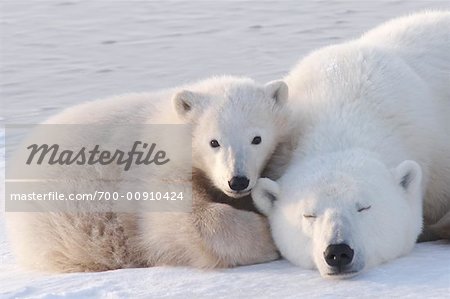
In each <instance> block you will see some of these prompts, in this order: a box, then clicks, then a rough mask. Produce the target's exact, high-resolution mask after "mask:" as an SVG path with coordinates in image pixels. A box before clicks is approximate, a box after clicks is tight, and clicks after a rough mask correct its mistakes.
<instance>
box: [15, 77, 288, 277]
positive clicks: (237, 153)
mask: <svg viewBox="0 0 450 299" xmlns="http://www.w3.org/2000/svg"><path fill="white" fill-rule="evenodd" d="M286 101H287V86H286V84H285V83H283V82H281V81H279V82H271V83H268V84H266V85H265V86H262V85H259V84H257V83H255V82H254V81H253V80H251V79H246V78H236V77H226V76H224V77H216V78H211V79H207V80H204V81H201V82H198V83H195V84H191V85H186V86H182V87H179V88H175V89H172V90H168V91H163V92H160V93H150V94H131V95H125V96H119V97H114V98H110V99H106V100H103V101H94V102H91V103H87V104H83V105H80V106H77V107H73V108H69V109H67V110H66V111H64V112H62V113H61V114H59V115H57V116H55V117H53V118H51V119H49V120H48V121H47V122H46V123H50V124H80V123H81V124H92V123H94V124H115V125H118V124H142V123H147V124H148V123H166V124H171V123H191V124H193V132H192V136H193V137H192V144H193V150H192V154H193V167H194V169H195V173H196V175H195V176H194V182H193V211H192V212H191V213H182V212H179V213H173V212H170V213H169V212H162V213H156V212H152V213H140V214H130V213H116V214H112V213H95V214H92V213H89V212H88V213H78V214H76V215H72V214H64V213H48V212H47V213H45V212H44V213H8V226H9V228H10V236H11V240H12V243H13V249H14V251H15V253H16V255H17V257H18V260H19V261H20V262H21V263H22V264H24V265H26V266H28V267H32V268H35V269H40V270H47V271H58V272H74V271H102V270H108V269H116V268H123V267H130V266H155V265H191V266H195V267H231V266H236V265H242V264H252V263H259V262H265V261H269V260H273V259H276V258H277V257H278V253H277V250H276V248H275V246H274V244H273V241H272V239H271V236H270V232H269V229H268V224H267V221H266V219H265V217H263V216H261V215H258V214H256V213H252V212H249V211H243V210H238V209H234V208H232V207H231V206H230V205H227V204H223V203H217V202H215V201H217V198H215V196H220V197H221V200H223V198H224V197H226V196H225V195H223V194H220V193H221V192H220V191H222V192H223V193H226V194H227V195H228V196H229V198H228V199H229V200H232V201H233V200H235V201H242V200H244V199H243V196H245V195H247V200H250V202H251V199H250V198H248V194H249V190H251V188H252V187H253V186H254V185H255V183H256V181H257V179H258V178H259V176H260V174H261V172H262V171H263V170H264V167H265V166H266V165H267V163H269V164H271V165H272V166H275V167H274V168H272V170H270V169H269V170H268V172H269V175H274V177H275V178H276V177H277V174H276V171H275V170H276V169H278V166H276V165H277V161H278V162H280V161H279V160H277V159H274V160H272V161H269V159H270V157H271V156H272V155H273V154H274V152H276V153H278V151H279V150H281V149H282V148H284V146H283V144H284V143H286V144H287V143H288V139H287V136H286V135H285V134H286V133H287V132H290V130H289V129H288V128H289V121H288V119H289V112H288V110H287V109H285V102H286ZM172 103H173V105H172ZM67 138H69V139H70V141H71V142H73V140H72V139H74V138H81V139H80V143H79V144H85V141H86V140H84V138H86V137H84V136H67ZM213 140H215V141H214V142H213ZM75 144H76V142H75ZM277 147H278V149H277ZM276 153H275V154H276ZM281 156H284V155H281ZM282 159H284V158H282ZM54 167H55V168H52V169H55V170H54V171H57V169H56V166H54ZM99 169H100V171H105V172H108V170H107V168H105V169H104V170H103V168H101V167H100V168H99ZM177 171H179V169H177ZM190 171H191V169H189V170H188V173H186V179H190V178H191V175H190ZM109 173H113V174H114V172H111V171H109ZM198 173H200V175H198ZM89 175H92V173H91V174H89V173H86V174H84V175H80V177H82V178H83V177H85V176H87V177H89ZM100 177H102V175H100ZM198 177H200V179H198ZM235 177H237V178H238V179H237V180H238V182H233V178H235ZM107 178H108V177H107ZM197 179H198V180H197ZM205 179H206V180H207V181H205ZM109 181H111V180H107V182H109ZM113 181H114V180H113ZM83 182H84V181H83V180H80V181H79V182H78V183H77V184H75V187H73V188H75V191H76V190H78V191H79V192H82V191H83V190H85V189H83V187H82V186H83V185H82V184H83ZM88 183H90V182H89V181H88ZM94 187H95V186H94ZM96 190H97V189H96ZM128 191H130V190H128ZM221 200H219V201H221Z"/></svg>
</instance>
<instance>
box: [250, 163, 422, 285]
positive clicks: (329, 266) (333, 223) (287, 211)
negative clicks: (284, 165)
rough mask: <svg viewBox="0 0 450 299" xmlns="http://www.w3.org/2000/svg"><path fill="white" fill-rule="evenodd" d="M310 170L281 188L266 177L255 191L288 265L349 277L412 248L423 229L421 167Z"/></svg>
mask: <svg viewBox="0 0 450 299" xmlns="http://www.w3.org/2000/svg"><path fill="white" fill-rule="evenodd" d="M308 164H309V165H308ZM308 164H303V165H301V166H302V168H303V170H302V169H300V168H294V169H290V170H288V173H287V174H286V175H285V176H283V177H282V178H281V179H280V180H279V182H275V181H271V180H269V179H266V178H262V179H260V180H259V182H258V184H257V186H256V187H255V188H254V190H253V192H252V196H253V199H254V201H255V205H256V206H257V207H258V208H259V209H260V210H261V211H262V212H263V213H265V214H266V215H267V216H268V217H269V220H270V224H271V229H272V234H273V238H274V240H275V243H276V245H277V246H278V248H279V250H280V252H281V253H282V255H283V256H284V257H285V258H286V259H288V260H289V261H291V262H292V263H293V264H296V265H298V266H302V267H306V268H311V269H312V268H317V269H318V270H319V271H320V273H321V275H322V276H324V277H332V278H345V277H349V276H353V275H355V274H357V273H359V272H361V271H363V270H364V269H367V268H369V267H373V266H374V265H377V264H381V263H384V262H386V261H389V260H392V259H394V258H396V257H399V256H401V255H404V254H406V253H408V252H409V251H410V250H411V249H412V248H413V246H414V244H415V242H416V239H417V236H418V235H419V233H420V231H421V227H422V216H421V215H422V191H421V176H422V175H421V168H420V166H419V165H418V164H417V163H415V162H413V161H404V162H403V163H401V164H400V165H398V167H396V168H395V169H387V168H386V167H385V166H384V165H383V164H382V163H380V162H378V161H376V160H369V159H364V160H359V161H358V159H356V161H352V162H350V161H349V160H347V161H346V162H345V163H341V162H336V161H335V160H331V161H330V160H327V159H317V160H316V161H315V162H313V163H308Z"/></svg>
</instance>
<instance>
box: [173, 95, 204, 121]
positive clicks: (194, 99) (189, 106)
mask: <svg viewBox="0 0 450 299" xmlns="http://www.w3.org/2000/svg"><path fill="white" fill-rule="evenodd" d="M204 101H205V99H204V96H203V95H201V94H198V93H194V92H192V91H189V90H182V91H180V92H177V93H176V94H175V95H174V96H173V98H172V103H173V106H174V108H175V111H176V112H177V114H178V116H179V117H180V118H182V119H184V120H192V119H193V117H194V116H195V115H198V113H199V112H200V111H201V110H202V107H203V106H204V105H205V103H204Z"/></svg>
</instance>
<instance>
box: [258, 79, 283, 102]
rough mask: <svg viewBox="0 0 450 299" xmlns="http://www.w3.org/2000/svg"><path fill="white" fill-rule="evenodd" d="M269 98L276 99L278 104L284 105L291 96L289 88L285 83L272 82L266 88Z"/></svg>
mask: <svg viewBox="0 0 450 299" xmlns="http://www.w3.org/2000/svg"><path fill="white" fill-rule="evenodd" d="M264 90H265V93H266V95H267V97H269V98H271V99H274V100H275V102H276V103H277V104H280V105H284V103H286V101H287V99H288V96H289V88H288V86H287V84H286V83H284V81H281V80H277V81H271V82H269V83H267V84H266V85H265V86H264Z"/></svg>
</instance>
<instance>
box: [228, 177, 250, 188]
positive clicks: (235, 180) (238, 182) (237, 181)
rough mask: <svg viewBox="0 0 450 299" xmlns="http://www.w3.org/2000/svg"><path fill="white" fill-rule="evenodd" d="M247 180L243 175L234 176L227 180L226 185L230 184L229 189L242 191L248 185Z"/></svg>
mask: <svg viewBox="0 0 450 299" xmlns="http://www.w3.org/2000/svg"><path fill="white" fill-rule="evenodd" d="M249 182H250V181H249V180H248V179H247V178H246V177H245V176H234V177H232V178H231V180H230V181H228V186H230V188H231V190H234V191H242V190H245V188H247V187H248V183H249Z"/></svg>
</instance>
